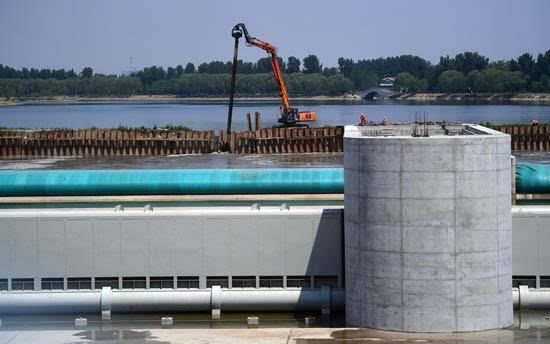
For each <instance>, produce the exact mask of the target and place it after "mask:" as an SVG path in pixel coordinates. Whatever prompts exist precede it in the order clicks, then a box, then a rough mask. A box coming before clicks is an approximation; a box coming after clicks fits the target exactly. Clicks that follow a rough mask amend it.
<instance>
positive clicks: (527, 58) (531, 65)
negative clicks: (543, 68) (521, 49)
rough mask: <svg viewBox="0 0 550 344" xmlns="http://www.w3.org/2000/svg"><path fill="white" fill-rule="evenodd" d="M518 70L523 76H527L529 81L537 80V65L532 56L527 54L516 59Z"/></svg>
mask: <svg viewBox="0 0 550 344" xmlns="http://www.w3.org/2000/svg"><path fill="white" fill-rule="evenodd" d="M517 64H518V70H519V71H520V72H522V73H523V74H525V75H528V76H529V77H530V78H531V79H533V80H534V79H536V78H537V76H538V75H537V64H536V62H535V59H533V56H532V55H531V54H529V53H525V54H523V55H521V56H520V57H518V61H517Z"/></svg>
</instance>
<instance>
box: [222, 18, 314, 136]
mask: <svg viewBox="0 0 550 344" xmlns="http://www.w3.org/2000/svg"><path fill="white" fill-rule="evenodd" d="M243 35H244V38H245V40H246V45H247V46H256V47H258V48H260V49H263V50H265V51H266V52H267V53H268V55H269V56H270V58H271V66H272V67H273V76H274V77H275V82H276V83H277V85H278V86H279V90H280V94H279V95H280V97H281V99H282V101H283V104H282V106H281V107H280V108H279V116H278V117H279V118H278V123H279V124H276V125H274V126H273V128H292V127H306V128H307V127H309V126H308V125H307V124H305V123H304V122H314V121H316V120H317V114H316V113H315V112H312V111H299V110H298V109H297V108H293V107H291V106H290V101H289V99H288V92H287V90H286V85H285V80H284V77H283V72H282V70H281V65H280V63H279V59H278V58H277V48H276V47H275V46H273V45H271V44H269V43H267V42H264V41H262V40H260V39H258V38H255V37H252V36H250V34H249V33H248V30H247V29H246V26H245V25H244V24H243V23H239V24H237V25H235V26H234V27H233V29H232V30H231V36H233V38H235V49H234V54H233V65H232V70H231V93H230V95H229V113H228V123H227V131H228V132H229V131H231V117H232V113H233V98H234V95H235V77H236V74H237V55H238V47H239V38H241V37H242V36H243Z"/></svg>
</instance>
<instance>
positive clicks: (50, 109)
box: [0, 101, 550, 130]
mask: <svg viewBox="0 0 550 344" xmlns="http://www.w3.org/2000/svg"><path fill="white" fill-rule="evenodd" d="M293 105H295V106H296V107H298V108H299V109H300V110H310V111H316V112H317V114H318V118H319V119H318V121H317V122H316V124H315V126H324V125H346V124H355V123H357V122H358V121H359V114H361V113H365V114H366V115H367V116H368V119H369V120H370V121H374V122H380V121H382V119H383V118H384V117H389V118H390V119H391V120H392V121H393V122H410V121H412V120H413V118H414V113H415V112H422V113H424V112H425V113H426V114H427V116H428V119H429V120H433V121H435V120H439V121H442V120H445V121H451V122H464V123H480V122H491V123H529V121H531V120H532V119H538V120H539V121H540V122H541V123H547V122H550V105H404V104H398V103H394V102H374V103H373V102H363V101H360V102H296V103H294V104H293ZM278 106H279V103H278V102H239V103H237V106H236V107H235V110H234V113H233V129H234V130H244V129H245V125H246V124H245V116H246V113H247V112H250V113H252V114H253V113H254V112H255V111H258V112H260V113H261V114H262V125H263V127H271V126H272V125H273V124H274V123H275V122H276V118H277V117H276V116H277V109H278ZM166 124H178V125H185V126H187V127H190V128H192V129H194V130H210V129H212V130H221V129H225V128H226V124H227V105H226V104H225V103H212V102H210V103H207V104H205V103H192V102H186V103H77V104H67V105H19V106H5V107H0V127H10V128H17V127H22V128H33V129H39V128H75V129H77V128H90V127H97V128H116V127H118V126H119V125H124V126H129V127H141V126H145V127H152V126H153V125H157V126H164V125H166Z"/></svg>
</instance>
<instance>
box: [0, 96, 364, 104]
mask: <svg viewBox="0 0 550 344" xmlns="http://www.w3.org/2000/svg"><path fill="white" fill-rule="evenodd" d="M236 100H237V101H242V102H277V101H280V98H279V97H238V98H236ZM291 100H293V101H315V102H330V101H358V100H359V101H360V100H361V98H359V97H358V96H355V95H350V94H346V95H343V96H315V97H293V98H291ZM196 102H200V103H220V102H227V97H178V96H175V95H169V94H166V95H136V96H129V97H69V96H56V97H34V98H13V99H10V100H7V99H0V106H8V105H29V104H42V105H47V104H55V105H59V104H80V103H196Z"/></svg>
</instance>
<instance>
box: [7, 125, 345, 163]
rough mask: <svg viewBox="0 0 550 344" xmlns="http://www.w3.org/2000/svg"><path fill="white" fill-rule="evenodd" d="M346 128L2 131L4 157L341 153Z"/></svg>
mask: <svg viewBox="0 0 550 344" xmlns="http://www.w3.org/2000/svg"><path fill="white" fill-rule="evenodd" d="M343 133H344V130H343V127H335V128H290V129H289V128H275V129H258V130H254V131H252V130H251V131H239V132H231V133H227V132H226V131H223V130H222V131H219V132H217V133H216V132H214V130H209V131H167V130H128V131H121V130H105V129H103V130H102V129H99V130H46V131H36V130H19V131H14V130H0V157H1V156H4V157H5V156H14V157H17V156H111V155H117V156H120V155H131V156H133V155H137V156H146V155H169V154H209V153H212V152H217V151H227V152H229V153H236V154H280V153H329V152H342V137H343Z"/></svg>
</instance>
